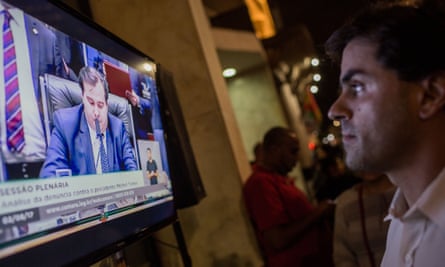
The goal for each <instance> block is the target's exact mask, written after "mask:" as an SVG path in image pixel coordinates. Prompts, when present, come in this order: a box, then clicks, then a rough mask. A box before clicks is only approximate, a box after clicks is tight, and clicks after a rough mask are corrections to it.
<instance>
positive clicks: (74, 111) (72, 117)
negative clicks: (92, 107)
mask: <svg viewBox="0 0 445 267" xmlns="http://www.w3.org/2000/svg"><path fill="white" fill-rule="evenodd" d="M82 111H83V107H82V105H77V106H73V107H69V108H61V109H58V110H56V111H55V112H54V118H57V119H58V120H61V121H63V122H65V121H69V122H73V121H78V120H79V119H80V116H79V114H80V113H81V112H82Z"/></svg>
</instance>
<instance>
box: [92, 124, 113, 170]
mask: <svg viewBox="0 0 445 267" xmlns="http://www.w3.org/2000/svg"><path fill="white" fill-rule="evenodd" d="M95 123H96V136H97V137H98V138H99V141H100V147H99V157H100V165H101V167H102V173H106V172H109V171H110V167H109V166H108V157H107V153H106V152H105V145H104V134H103V133H101V131H100V126H99V121H98V120H96V121H95Z"/></svg>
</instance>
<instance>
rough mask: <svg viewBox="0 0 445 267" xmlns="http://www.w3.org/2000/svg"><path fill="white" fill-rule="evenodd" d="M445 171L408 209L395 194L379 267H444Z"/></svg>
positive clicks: (399, 195) (403, 201) (404, 202)
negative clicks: (383, 253)
mask: <svg viewBox="0 0 445 267" xmlns="http://www.w3.org/2000/svg"><path fill="white" fill-rule="evenodd" d="M444 192H445V168H444V169H443V170H442V171H441V173H440V174H439V175H438V177H437V178H436V179H435V180H434V181H433V182H432V183H431V184H430V185H429V186H428V187H427V188H426V189H425V191H424V192H423V193H422V195H421V196H420V197H419V199H418V200H417V201H416V202H415V203H414V205H412V206H411V207H408V205H407V202H406V200H405V197H404V196H403V194H402V192H401V191H400V190H397V192H396V194H395V195H394V198H393V201H392V203H391V205H390V210H389V215H388V216H387V219H389V220H391V224H390V227H389V232H388V237H387V241H386V252H385V255H384V257H383V261H382V265H381V266H382V267H402V266H403V267H410V266H414V267H443V266H445V197H444Z"/></svg>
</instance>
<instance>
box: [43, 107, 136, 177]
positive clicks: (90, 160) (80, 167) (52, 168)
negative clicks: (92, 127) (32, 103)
mask: <svg viewBox="0 0 445 267" xmlns="http://www.w3.org/2000/svg"><path fill="white" fill-rule="evenodd" d="M106 134H107V138H106V140H107V144H106V145H107V155H108V162H109V166H110V168H111V170H112V171H120V170H136V169H137V164H136V160H135V156H134V153H133V148H132V146H131V144H130V139H129V137H128V134H127V132H126V130H125V127H124V124H123V123H122V121H121V120H120V119H118V118H116V117H115V116H113V115H111V114H108V129H107V133H106ZM58 169H71V171H72V175H82V174H94V173H96V167H95V162H94V155H93V148H92V145H91V140H90V134H89V129H88V123H87V120H86V117H85V114H84V112H83V105H82V104H81V105H78V106H74V107H71V108H65V109H60V110H57V111H56V112H55V113H54V129H53V131H52V134H51V140H50V144H49V147H48V150H47V156H46V160H45V163H44V164H43V167H42V169H41V171H40V177H41V178H45V177H55V176H56V170H58Z"/></svg>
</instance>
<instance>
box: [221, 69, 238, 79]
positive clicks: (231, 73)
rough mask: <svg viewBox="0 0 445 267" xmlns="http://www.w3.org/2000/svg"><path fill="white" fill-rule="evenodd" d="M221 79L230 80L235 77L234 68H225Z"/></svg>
mask: <svg viewBox="0 0 445 267" xmlns="http://www.w3.org/2000/svg"><path fill="white" fill-rule="evenodd" d="M222 74H223V77H224V78H230V77H233V76H235V75H236V69H234V68H226V69H224V70H223V73H222Z"/></svg>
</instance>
